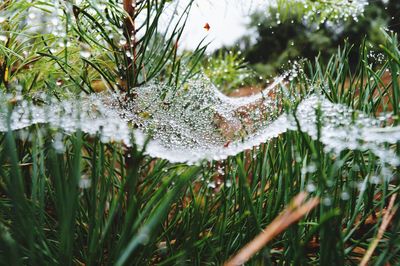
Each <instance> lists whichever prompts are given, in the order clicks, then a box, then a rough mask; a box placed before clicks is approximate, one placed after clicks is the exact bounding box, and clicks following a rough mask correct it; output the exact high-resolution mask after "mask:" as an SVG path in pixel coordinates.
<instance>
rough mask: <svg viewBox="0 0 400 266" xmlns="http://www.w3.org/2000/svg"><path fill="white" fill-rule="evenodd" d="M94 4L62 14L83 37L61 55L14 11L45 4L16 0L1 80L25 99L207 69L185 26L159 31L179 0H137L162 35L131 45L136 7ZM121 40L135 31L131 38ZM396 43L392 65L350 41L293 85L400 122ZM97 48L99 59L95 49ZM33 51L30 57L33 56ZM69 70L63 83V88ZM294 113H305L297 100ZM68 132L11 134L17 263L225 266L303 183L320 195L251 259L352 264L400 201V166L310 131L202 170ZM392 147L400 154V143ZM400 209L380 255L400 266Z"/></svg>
mask: <svg viewBox="0 0 400 266" xmlns="http://www.w3.org/2000/svg"><path fill="white" fill-rule="evenodd" d="M107 3H108V2H107ZM91 4H92V3H91V1H83V3H82V4H81V5H80V6H72V11H73V12H72V13H70V14H69V15H65V14H64V15H63V16H61V17H62V18H63V19H62V20H61V24H60V25H64V26H65V31H66V32H65V33H66V36H67V37H65V36H64V37H63V38H67V39H64V40H66V41H65V42H64V43H67V44H68V42H69V41H70V42H72V44H71V45H70V46H68V45H65V46H63V47H61V48H62V49H61V48H60V47H59V48H60V49H59V48H57V51H53V50H52V48H51V47H52V45H53V44H56V43H59V40H58V39H57V40H53V39H52V38H54V36H53V35H51V34H50V35H48V36H47V35H32V36H31V35H30V38H29V41H27V42H24V41H21V40H20V38H17V36H18V34H16V35H15V32H17V28H19V29H20V27H21V24H19V23H17V22H16V21H23V19H20V20H18V19H16V18H17V17H15V16H22V13H23V12H22V11H23V10H24V8H25V10H30V9H31V8H38V7H37V6H35V7H34V6H33V4H31V3H28V2H25V1H21V2H19V1H17V2H14V3H12V4H11V5H10V7H9V8H10V9H9V10H11V11H10V12H11V13H10V14H12V15H10V16H12V18H14V19H11V17H10V18H9V19H8V22H7V23H9V26H8V27H9V30H8V31H7V32H6V34H7V42H6V43H2V44H1V45H0V49H1V52H2V55H3V59H2V61H1V72H0V74H1V78H2V83H1V84H0V86H1V90H3V91H5V92H9V93H14V92H15V91H16V87H17V85H18V86H20V88H21V89H20V90H22V94H23V95H29V94H30V93H31V92H34V91H39V90H48V91H50V92H51V93H54V94H56V95H61V96H64V97H66V95H64V94H65V92H63V90H67V89H69V90H70V91H75V92H81V91H84V92H87V93H89V92H91V91H95V88H94V87H93V84H94V81H95V80H99V79H100V80H103V82H104V83H105V84H109V86H110V89H112V88H115V89H119V90H123V91H129V90H131V92H134V88H135V86H138V85H140V84H142V83H145V82H147V81H148V80H149V79H151V78H155V77H156V76H157V74H160V75H164V76H163V77H164V80H167V81H168V82H169V83H170V84H174V85H177V86H179V85H181V84H183V82H184V81H185V80H186V79H188V78H189V77H190V76H191V75H193V74H194V72H193V71H194V69H195V67H193V68H191V69H192V70H193V71H191V69H189V71H186V72H182V68H181V67H182V65H181V63H182V62H183V60H184V59H183V58H180V57H179V56H178V55H177V54H176V49H175V48H174V43H175V41H176V38H179V36H180V34H181V29H180V27H179V26H178V27H176V28H175V29H174V31H173V34H172V35H170V36H169V35H168V36H169V37H165V36H163V37H160V35H159V34H158V33H157V16H159V15H160V14H161V12H162V10H163V4H167V1H151V0H149V1H138V2H137V6H136V11H133V12H134V13H135V12H139V11H140V10H146V9H147V8H151V7H152V8H153V9H151V10H150V9H149V10H148V14H149V13H152V12H155V13H152V14H153V15H151V16H150V15H149V16H147V17H146V19H145V22H143V24H142V25H143V27H145V28H146V29H147V30H146V32H150V33H148V34H149V35H146V36H144V37H142V38H140V39H139V38H138V39H136V40H134V43H133V47H132V45H127V46H125V44H129V43H130V42H132V39H131V37H132V35H131V32H127V31H126V30H127V28H129V27H127V28H126V25H128V24H126V22H125V24H122V25H121V24H120V22H121V21H126V18H127V14H126V12H125V11H124V10H121V7H119V6H117V5H114V4H113V3H108V4H107V6H106V9H97V8H96V6H95V5H91ZM19 5H20V6H19ZM39 5H42V3H41V2H40V3H39ZM44 6H45V5H44ZM11 8H15V10H16V11H15V12H16V13H15V12H12V9H11ZM43 8H44V7H43ZM101 10H106V11H105V12H102V11H101ZM64 11H65V9H64ZM46 12H47V11H46ZM143 12H144V11H143ZM134 13H133V14H130V15H131V17H133V16H134V15H135V14H134ZM24 14H25V15H27V14H26V13H24ZM27 16H28V15H27ZM183 19H184V16H183ZM99 21H101V22H102V23H100V22H99ZM105 21H108V23H105ZM74 23H75V24H74ZM93 25H94V26H96V27H90V26H93ZM104 25H108V26H107V27H109V28H105V26H104ZM124 25H125V26H124ZM89 28H90V29H91V30H87V29H89ZM139 28H140V26H138V29H139ZM86 30H87V32H86ZM110 31H112V32H113V33H112V34H115V35H114V38H110ZM19 32H22V33H23V32H24V31H21V30H20V31H19ZM22 33H21V34H22ZM118 33H121V34H119V35H117V34H118ZM21 34H19V35H21ZM14 35H15V37H13V36H14ZM116 36H119V37H118V38H125V40H124V41H122V43H123V44H124V45H123V47H120V46H118V45H117V43H119V42H120V40H117V37H116ZM126 38H127V39H126ZM99 40H101V41H99ZM386 40H387V43H384V44H382V46H381V48H380V49H381V50H382V52H383V53H384V55H385V61H384V62H383V64H382V65H380V66H373V65H371V64H370V62H368V59H367V57H366V54H367V51H368V49H367V47H366V45H362V46H361V47H360V48H359V51H360V56H359V62H358V65H357V68H356V69H355V70H354V69H352V68H351V67H350V65H349V59H348V53H349V48H345V49H340V50H339V51H338V52H337V54H336V55H334V56H333V57H332V58H331V60H330V61H329V63H328V64H326V65H323V64H320V63H319V61H318V59H316V60H315V62H311V61H306V62H305V63H304V64H305V66H304V73H302V74H301V75H299V76H297V77H295V78H293V79H292V80H291V81H290V82H288V87H289V88H290V89H291V91H293V92H294V91H296V95H299V94H298V92H300V97H306V96H307V95H308V94H309V93H310V92H312V91H317V92H320V93H322V94H324V95H325V96H326V97H327V98H328V99H330V100H331V101H332V102H337V103H342V104H345V105H347V106H349V107H351V108H353V109H355V110H359V111H362V112H364V113H365V114H367V115H368V116H372V117H375V116H378V115H379V114H380V113H382V112H392V115H391V117H392V121H391V122H390V123H391V125H393V126H396V125H398V124H399V117H400V116H399V108H400V106H399V103H400V101H399V97H400V89H399V88H400V87H399V79H398V75H399V70H400V69H399V68H400V52H399V48H398V43H397V40H398V37H397V36H395V35H393V36H390V35H386ZM165 41H166V42H167V44H166V46H164V42H165ZM21 47H23V48H21ZM87 47H90V55H88V54H85V53H83V54H82V51H83V52H85V51H86V50H85V49H87ZM160 47H163V48H160ZM160 49H161V51H162V53H160V52H159V51H160ZM174 49H175V50H174ZM26 50H29V51H30V55H29V56H27V57H22V56H21V54H23V53H24V51H26ZM135 50H136V52H135ZM127 52H130V53H128V54H127ZM203 52H204V50H203V49H201V48H199V49H198V50H197V51H196V52H195V53H194V54H192V55H191V56H190V58H189V59H188V60H192V61H191V62H192V64H193V65H194V64H195V63H196V62H199V61H200V59H201V56H202V53H203ZM135 53H136V55H137V56H133V58H132V57H131V56H129V54H130V55H134V54H135ZM87 55H88V56H87ZM24 65H29V67H28V68H27V69H25V68H24V67H23V66H24ZM15 66H17V70H15V71H12V69H13V67H15ZM119 66H122V67H121V68H120V67H119ZM19 69H20V70H19ZM135 69H136V70H135ZM19 71H21V72H19ZM144 73H145V74H144ZM60 75H62V80H63V84H62V86H61V88H62V89H61V88H60V86H59V85H57V84H59V83H57V81H58V79H59V77H60ZM286 109H287V111H288V112H292V113H294V112H295V105H288V106H287V108H286ZM62 133H63V132H57V130H55V129H52V128H50V127H49V126H47V125H34V126H31V127H29V128H27V129H24V130H20V131H18V132H12V131H9V132H5V133H0V195H1V197H0V262H1V263H2V264H4V265H54V264H62V265H83V264H85V265H114V264H116V265H147V264H151V265H153V264H159V265H186V264H188V265H193V264H194V265H203V264H212V265H215V264H216V265H219V264H223V263H224V262H225V261H227V260H228V259H229V258H230V257H231V256H232V255H233V254H235V253H236V252H237V251H239V250H240V249H241V248H242V247H244V246H245V245H246V244H247V243H248V242H250V241H251V240H252V239H253V238H254V237H255V236H257V235H258V234H259V233H260V232H261V231H262V229H263V228H265V227H266V226H268V225H269V224H271V222H272V221H273V220H274V219H275V218H276V217H277V216H278V215H279V214H280V213H281V212H282V210H283V209H285V208H286V207H287V206H289V207H290V202H291V200H292V199H293V198H294V197H295V196H296V195H298V194H299V193H301V192H303V191H308V193H309V195H310V197H313V198H319V199H320V202H321V203H320V204H319V205H318V207H317V208H315V209H314V210H312V211H310V212H309V213H308V214H307V215H306V216H305V217H304V218H303V219H301V220H300V221H299V222H298V223H296V224H294V225H292V226H290V227H288V228H287V229H286V230H284V232H283V233H282V234H281V235H279V236H276V237H275V238H274V239H273V240H272V241H271V242H269V244H268V245H267V246H265V247H264V248H263V249H262V250H261V251H260V252H259V253H257V254H256V255H255V256H254V257H252V259H251V260H250V262H249V265H260V264H265V265H269V264H282V265H283V264H294V265H305V264H320V265H353V264H357V263H359V262H361V260H362V257H363V256H364V255H365V254H366V252H367V249H368V248H369V246H370V245H371V243H373V240H374V239H377V238H376V236H377V235H378V231H379V228H380V226H381V223H382V220H383V219H384V218H383V217H385V212H389V211H392V212H393V211H394V210H396V208H398V206H399V201H398V200H396V201H394V202H393V203H392V204H391V205H389V201H390V198H391V197H392V195H394V194H397V193H398V192H399V186H398V176H399V168H398V167H397V168H395V167H392V166H388V165H382V164H381V163H380V162H379V160H378V159H377V157H376V156H375V155H374V153H373V152H372V151H369V150H364V151H360V150H357V149H354V150H345V151H343V152H342V153H341V154H340V155H339V156H338V155H334V154H332V153H330V152H327V151H325V150H324V147H323V145H322V144H321V142H320V141H319V139H318V138H317V139H312V138H311V137H309V136H308V135H307V134H305V133H303V132H302V131H301V129H300V130H296V131H295V130H293V131H289V132H287V133H285V134H282V135H280V136H279V137H277V138H275V139H273V140H271V141H269V142H268V143H266V144H264V145H262V146H260V147H255V148H253V149H252V150H249V151H246V152H243V153H241V154H239V155H237V156H233V157H230V158H228V159H227V160H225V161H219V162H205V163H202V164H199V165H197V166H187V165H183V164H170V163H169V162H167V161H164V160H158V159H154V158H149V157H148V156H145V155H144V150H145V147H144V148H140V147H137V146H135V145H134V146H133V147H126V146H124V145H122V144H119V143H103V142H101V137H100V136H89V135H87V134H84V133H82V132H76V133H74V134H68V135H67V134H62ZM59 134H62V135H61V136H62V137H61V139H60V135H59ZM57 141H61V146H62V147H61V148H60V147H59V146H58V145H56V144H55V143H58V144H60V143H59V142H57ZM387 145H388V148H390V149H392V150H393V151H394V152H395V153H396V154H397V155H398V156H400V144H399V143H397V144H392V145H389V144H387ZM388 206H391V209H390V210H388ZM394 213H395V214H394V215H393V216H392V219H391V222H390V226H388V227H387V228H386V230H385V231H384V233H383V234H382V236H381V240H380V241H379V243H378V244H377V246H376V249H375V252H373V253H372V256H371V258H370V262H371V263H373V264H376V265H385V264H388V263H389V264H392V265H396V264H398V263H400V248H399V246H400V245H399V244H400V234H399V232H400V221H399V219H400V216H399V214H398V212H394Z"/></svg>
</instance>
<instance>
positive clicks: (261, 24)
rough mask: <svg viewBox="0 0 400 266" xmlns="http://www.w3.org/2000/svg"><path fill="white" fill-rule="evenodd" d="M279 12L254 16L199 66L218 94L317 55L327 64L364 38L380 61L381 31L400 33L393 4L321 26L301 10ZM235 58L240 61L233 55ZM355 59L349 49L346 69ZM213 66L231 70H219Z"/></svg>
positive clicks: (399, 12) (399, 11)
mask: <svg viewBox="0 0 400 266" xmlns="http://www.w3.org/2000/svg"><path fill="white" fill-rule="evenodd" d="M281 9H282V7H281V6H280V7H279V9H271V10H269V11H268V12H267V14H268V15H267V16H266V12H264V11H263V12H258V13H255V14H253V15H252V16H251V22H250V24H249V25H248V26H249V30H248V34H246V35H245V36H243V37H242V38H240V39H239V40H238V41H237V42H236V43H235V44H234V45H232V46H229V47H223V48H221V49H219V50H217V51H216V52H215V53H214V54H213V55H212V56H211V57H210V58H209V60H208V61H207V62H206V63H205V64H204V65H205V66H206V71H205V74H206V75H207V76H208V77H209V78H210V79H211V80H212V81H213V82H214V83H215V84H216V85H217V86H219V87H220V89H221V90H223V91H224V92H230V91H232V89H233V88H234V87H235V86H236V88H237V87H238V86H237V85H239V87H248V86H259V85H260V83H265V81H269V80H270V78H272V77H274V76H276V75H277V74H279V73H281V72H282V71H283V69H287V68H290V62H293V61H296V60H300V59H303V58H306V59H311V60H313V59H314V58H315V57H317V56H318V57H319V59H320V60H321V62H323V63H327V61H328V60H329V58H330V57H331V55H332V54H334V53H335V52H336V51H337V48H338V47H339V46H341V47H343V45H344V44H345V43H348V44H351V46H353V47H359V46H360V45H361V43H362V42H363V40H364V39H366V40H368V46H369V47H370V48H371V49H372V50H374V49H375V52H376V53H374V55H375V56H378V57H379V51H378V48H377V47H378V46H379V45H380V44H382V43H384V42H385V41H384V40H385V38H384V36H383V32H382V30H381V29H388V30H390V31H393V32H395V33H399V32H400V1H398V0H383V1H376V0H370V1H369V4H368V5H367V6H366V7H365V12H364V13H363V15H362V16H359V17H358V18H357V21H356V20H355V19H354V18H352V17H349V18H348V19H345V20H344V21H343V20H340V21H338V22H332V20H327V21H325V22H321V21H319V20H318V19H317V18H313V21H314V22H313V23H310V21H304V16H303V14H304V10H301V9H296V8H293V9H292V10H291V12H286V13H285V16H282V15H279V14H282V12H281ZM238 54H239V55H240V56H233V55H238ZM215 55H217V56H215ZM358 59H359V58H358V51H357V49H352V50H351V52H350V55H349V60H350V66H351V67H353V68H354V67H355V66H356V62H358ZM376 59H379V58H376ZM216 65H221V66H222V65H223V66H233V67H228V68H226V67H225V69H224V70H225V71H220V68H219V67H216ZM209 66H212V68H210V67H209ZM207 69H208V70H207ZM242 73H247V75H243V74H242ZM260 77H263V78H262V79H260ZM260 81H261V82H260ZM227 84H229V85H227ZM233 84H234V85H233Z"/></svg>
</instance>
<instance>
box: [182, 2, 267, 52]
mask: <svg viewBox="0 0 400 266" xmlns="http://www.w3.org/2000/svg"><path fill="white" fill-rule="evenodd" d="M185 3H187V0H181V1H180V5H181V6H184V5H185ZM267 3H268V1H266V0H218V1H216V0H195V2H194V4H193V7H192V9H191V12H190V15H189V18H188V21H187V24H186V29H185V32H184V34H183V37H182V41H181V48H183V49H190V50H193V49H195V48H196V47H197V45H198V44H199V42H200V41H201V40H202V39H203V38H206V39H205V41H206V43H207V42H211V43H210V45H209V46H208V51H212V50H215V49H218V48H220V47H222V46H224V45H232V44H233V43H234V42H235V41H236V40H238V39H239V38H240V37H242V36H243V35H245V34H246V33H248V30H249V29H248V28H247V26H246V25H247V24H248V23H249V22H250V15H251V14H252V13H254V12H255V11H256V10H259V9H261V8H266V5H267ZM179 10H181V8H179ZM206 23H208V24H209V25H210V30H208V31H207V30H206V29H204V26H205V24H206Z"/></svg>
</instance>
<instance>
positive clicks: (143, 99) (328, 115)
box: [0, 79, 400, 166]
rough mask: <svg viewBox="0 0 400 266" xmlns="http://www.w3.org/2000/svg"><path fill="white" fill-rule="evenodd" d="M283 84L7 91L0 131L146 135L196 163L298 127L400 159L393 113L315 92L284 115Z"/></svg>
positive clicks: (126, 139) (333, 146)
mask: <svg viewBox="0 0 400 266" xmlns="http://www.w3.org/2000/svg"><path fill="white" fill-rule="evenodd" d="M283 87H284V84H283V82H282V79H276V80H275V82H274V83H273V84H272V85H271V86H270V87H268V88H267V89H265V90H264V91H263V92H261V93H259V94H256V95H253V96H249V97H241V98H231V97H228V96H225V95H223V94H222V93H221V92H220V91H219V90H218V89H217V88H216V87H215V86H213V85H212V84H211V83H210V82H207V81H206V80H204V79H199V80H196V81H189V82H188V83H187V84H185V85H184V86H182V87H180V88H177V89H172V88H169V87H168V86H165V85H160V84H150V85H145V86H142V87H138V88H136V90H135V93H134V95H133V97H127V96H126V95H124V94H118V93H111V92H107V93H101V94H92V95H89V96H82V98H81V99H79V100H76V99H74V100H65V101H59V100H57V99H56V98H52V97H46V96H41V97H39V98H40V101H36V102H40V104H38V103H36V104H34V103H33V102H32V101H27V100H24V99H15V97H11V96H6V95H5V96H2V97H1V99H2V100H1V104H0V106H1V109H2V112H1V114H0V131H3V132H5V131H8V130H13V131H14V130H23V129H24V128H27V127H29V126H31V125H34V124H48V125H49V126H50V127H52V128H55V129H59V130H62V131H63V132H65V133H67V134H69V133H73V132H76V131H77V130H81V131H83V132H85V133H88V134H90V135H99V136H100V138H101V140H102V141H103V142H121V143H123V144H124V145H126V146H131V145H132V144H133V142H134V143H136V144H138V145H139V146H143V145H144V143H145V141H146V140H147V139H149V142H148V145H147V146H146V154H148V155H149V156H151V157H154V158H161V159H166V160H168V161H170V162H173V163H176V162H181V163H187V164H196V163H199V162H201V161H204V160H207V161H211V160H223V159H226V158H227V157H229V156H233V155H236V154H239V153H240V152H243V151H245V150H248V149H251V148H252V147H256V146H259V145H260V144H262V143H266V142H268V141H269V140H271V139H272V138H275V137H277V136H279V135H281V134H283V133H285V132H286V131H288V130H294V131H296V130H301V131H302V132H304V133H307V134H308V135H309V136H310V137H311V138H313V139H318V138H319V140H320V141H321V142H322V143H323V144H324V147H325V149H326V151H328V152H334V153H336V154H339V153H340V152H342V151H344V150H347V149H350V150H361V151H366V150H369V151H371V152H372V153H374V154H375V155H376V156H377V157H378V158H379V159H380V161H381V162H382V163H383V164H388V165H391V166H397V165H399V164H400V160H399V158H398V157H397V156H396V154H395V153H394V152H393V151H392V150H391V149H390V148H388V144H393V143H397V142H398V141H400V127H394V126H386V127H384V126H383V125H385V124H386V122H387V121H389V120H390V118H391V114H385V115H382V116H381V117H379V118H378V119H375V118H370V117H368V116H367V115H365V114H363V113H362V112H358V111H357V112H356V111H353V110H352V109H350V108H348V107H347V106H345V105H342V104H337V103H332V102H330V101H329V100H328V99H327V98H325V97H324V96H322V95H320V94H318V93H314V94H310V95H309V96H307V97H305V98H304V99H303V100H301V101H300V103H299V105H298V106H297V108H296V111H294V112H293V113H290V112H289V113H286V112H283V111H282V109H283V108H282V102H281V100H280V99H282V97H284V98H286V99H290V97H289V96H288V95H286V96H285V95H282V91H284V90H282V89H281V88H283ZM10 102H13V104H10ZM293 102H294V100H293ZM293 104H294V103H293ZM7 110H8V111H7ZM318 125H319V128H320V130H319V131H318ZM132 136H134V137H133V138H132Z"/></svg>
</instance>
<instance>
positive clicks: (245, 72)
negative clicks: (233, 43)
mask: <svg viewBox="0 0 400 266" xmlns="http://www.w3.org/2000/svg"><path fill="white" fill-rule="evenodd" d="M202 70H203V73H204V74H205V75H206V76H207V77H208V78H209V79H210V80H211V82H212V83H213V84H215V85H217V86H218V87H219V89H220V90H221V91H223V92H226V93H229V92H232V91H233V90H234V89H237V88H238V87H243V86H245V85H249V84H251V83H253V82H254V75H255V73H254V72H253V71H252V70H251V69H250V68H249V67H248V65H247V63H246V62H245V61H244V58H243V57H242V56H241V53H240V52H236V51H230V52H228V53H225V52H222V51H219V52H218V53H217V55H215V56H211V57H209V58H208V59H207V61H205V63H204V66H203V68H202Z"/></svg>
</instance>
